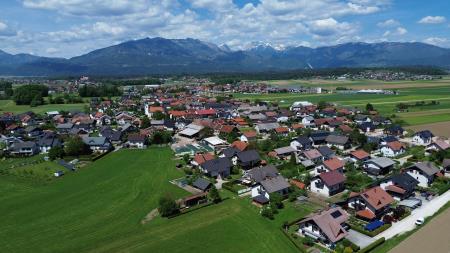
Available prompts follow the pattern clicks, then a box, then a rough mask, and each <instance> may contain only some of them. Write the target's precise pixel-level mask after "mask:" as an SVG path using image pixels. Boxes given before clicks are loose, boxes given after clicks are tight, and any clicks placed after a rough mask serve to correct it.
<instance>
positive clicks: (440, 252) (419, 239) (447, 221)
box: [389, 209, 450, 253]
mask: <svg viewBox="0 0 450 253" xmlns="http://www.w3.org/2000/svg"><path fill="white" fill-rule="evenodd" d="M449 231H450V209H447V210H446V211H445V212H443V213H441V214H439V215H438V216H437V217H435V218H433V220H432V221H431V222H429V223H427V225H425V226H424V227H423V228H421V229H419V230H418V231H417V232H415V233H414V234H413V235H411V236H410V237H408V238H407V239H406V240H405V241H403V242H401V243H400V244H399V245H397V246H396V247H395V248H393V249H392V250H391V251H389V253H404V252H408V253H423V252H429V253H449V252H450V240H449V238H450V237H449V234H448V232H449Z"/></svg>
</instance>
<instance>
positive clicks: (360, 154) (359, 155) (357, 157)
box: [350, 149, 370, 162]
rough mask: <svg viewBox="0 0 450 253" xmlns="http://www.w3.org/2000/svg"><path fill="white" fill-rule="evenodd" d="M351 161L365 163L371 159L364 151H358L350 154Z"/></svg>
mask: <svg viewBox="0 0 450 253" xmlns="http://www.w3.org/2000/svg"><path fill="white" fill-rule="evenodd" d="M350 159H352V160H353V161H354V162H364V161H367V160H369V159H370V154H369V153H367V152H366V151H364V150H362V149H358V150H355V151H352V152H351V153H350Z"/></svg>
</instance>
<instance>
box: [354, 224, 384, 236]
mask: <svg viewBox="0 0 450 253" xmlns="http://www.w3.org/2000/svg"><path fill="white" fill-rule="evenodd" d="M391 226H392V224H384V225H383V226H381V227H379V228H377V229H375V230H374V231H367V230H365V229H364V228H363V227H361V226H356V225H353V224H350V227H351V228H352V229H353V230H356V231H358V232H360V233H362V234H365V235H368V236H370V237H374V236H376V235H378V234H379V233H381V232H383V231H385V230H386V229H388V228H390V227H391Z"/></svg>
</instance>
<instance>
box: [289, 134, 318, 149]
mask: <svg viewBox="0 0 450 253" xmlns="http://www.w3.org/2000/svg"><path fill="white" fill-rule="evenodd" d="M312 146H313V142H312V140H311V139H310V138H309V137H307V136H299V137H297V138H295V139H294V140H292V141H291V147H293V148H295V149H296V150H308V149H311V148H312Z"/></svg>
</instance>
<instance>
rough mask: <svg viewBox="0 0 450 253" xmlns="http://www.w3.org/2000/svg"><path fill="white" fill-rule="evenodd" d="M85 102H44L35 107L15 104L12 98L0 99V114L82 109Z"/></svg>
mask: <svg viewBox="0 0 450 253" xmlns="http://www.w3.org/2000/svg"><path fill="white" fill-rule="evenodd" d="M85 105H86V104H46V105H41V106H36V107H31V106H28V105H16V104H15V103H14V101H12V100H0V114H1V113H2V112H12V113H23V112H27V111H32V112H35V113H38V114H43V113H46V112H49V111H84V106H85Z"/></svg>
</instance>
